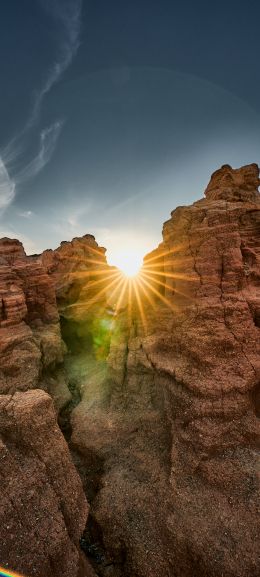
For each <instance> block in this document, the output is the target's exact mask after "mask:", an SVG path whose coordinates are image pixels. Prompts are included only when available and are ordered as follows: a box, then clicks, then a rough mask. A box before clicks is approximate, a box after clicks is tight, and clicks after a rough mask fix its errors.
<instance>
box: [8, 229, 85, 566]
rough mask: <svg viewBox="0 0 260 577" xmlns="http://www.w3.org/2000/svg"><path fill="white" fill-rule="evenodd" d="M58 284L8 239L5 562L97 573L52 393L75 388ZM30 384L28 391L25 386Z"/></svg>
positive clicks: (59, 403) (60, 401)
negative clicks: (66, 361)
mask: <svg viewBox="0 0 260 577" xmlns="http://www.w3.org/2000/svg"><path fill="white" fill-rule="evenodd" d="M64 351H65V347H64V344H63V342H62V339H61V334H60V325H59V314H58V309H57V305H56V296H55V288H54V284H53V281H52V279H51V277H50V276H49V275H48V273H47V271H46V269H44V268H43V266H42V265H41V264H40V263H39V262H37V260H35V259H31V258H28V257H26V255H25V252H24V250H23V247H22V244H21V243H20V242H19V241H17V240H10V239H7V238H4V239H2V240H1V241H0V460H1V467H0V469H1V474H0V475H1V483H0V502H1V506H0V520H1V522H0V565H1V566H4V567H5V568H6V569H7V570H8V569H10V570H16V571H19V572H21V573H24V574H25V575H26V577H33V576H35V577H46V575H52V577H59V576H60V575H61V574H64V575H67V576H68V577H93V575H94V572H93V571H92V569H91V567H90V566H89V565H88V563H87V560H86V558H85V557H84V556H83V554H82V552H81V551H80V547H79V540H80V537H81V534H82V532H83V529H84V527H85V524H86V520H87V515H88V505H87V502H86V498H85V496H84V493H83V490H82V485H81V483H80V479H79V476H78V474H77V472H76V470H75V467H74V466H73V463H72V460H71V457H70V454H69V451H68V448H67V445H66V443H65V440H64V438H63V436H62V434H61V432H60V430H59V428H58V425H57V417H56V413H55V412H54V407H53V406H52V401H51V398H50V397H49V396H48V395H47V394H46V393H45V392H43V391H40V390H34V391H29V390H28V389H37V387H39V386H42V387H43V388H45V389H46V390H48V391H49V392H51V393H52V396H53V398H54V400H55V404H56V408H57V409H58V410H60V409H62V407H63V406H64V405H66V404H67V403H68V402H69V401H70V399H71V394H70V392H69V390H68V388H67V385H66V382H65V379H64V370H63V368H62V365H61V364H62V363H63V357H64ZM25 391H27V392H25Z"/></svg>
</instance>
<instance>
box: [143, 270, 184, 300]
mask: <svg viewBox="0 0 260 577" xmlns="http://www.w3.org/2000/svg"><path fill="white" fill-rule="evenodd" d="M143 276H144V277H145V278H146V279H147V280H149V281H151V280H152V281H153V282H155V283H156V284H159V285H160V286H162V287H164V288H167V289H168V290H170V291H171V292H172V293H173V294H174V293H177V294H178V295H181V296H184V297H185V298H187V299H191V300H192V297H191V296H190V295H189V294H188V293H185V292H184V291H180V290H179V288H176V287H172V286H171V285H169V284H167V283H166V282H163V281H161V280H159V279H157V278H156V279H154V278H153V277H152V276H151V275H149V274H147V273H144V272H143V273H142V277H143Z"/></svg>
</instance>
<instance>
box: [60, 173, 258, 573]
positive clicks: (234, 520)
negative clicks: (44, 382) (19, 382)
mask: <svg viewBox="0 0 260 577" xmlns="http://www.w3.org/2000/svg"><path fill="white" fill-rule="evenodd" d="M258 174H259V170H258V168H257V167H256V165H251V166H249V167H243V168H242V169H240V170H233V169H231V168H230V167H228V166H224V167H223V168H222V169H220V170H219V171H217V172H216V173H215V174H214V175H213V176H212V179H211V182H210V185H209V187H208V188H207V190H206V198H205V199H203V200H200V201H198V202H195V203H194V204H193V205H192V206H190V207H179V208H177V209H176V210H175V211H173V213H172V215H171V219H170V220H169V221H168V222H166V223H165V225H164V228H163V242H162V243H161V245H160V246H159V248H158V249H157V250H155V251H153V253H152V254H150V255H148V256H147V257H146V259H145V265H144V269H143V275H144V276H143V279H144V285H143V293H142V294H141V300H142V303H143V314H141V312H142V311H141V309H140V311H138V306H137V308H136V307H135V308H136V310H135V312H134V313H133V315H132V321H131V323H130V326H129V322H128V320H127V318H126V317H125V316H124V315H123V314H122V315H121V316H120V315H119V318H118V319H117V322H116V323H115V325H114V327H115V329H114V332H112V338H111V345H110V354H109V357H108V369H107V372H105V373H104V372H101V373H100V372H98V371H96V373H95V371H92V372H91V378H89V379H87V378H86V377H85V379H84V380H83V383H81V395H82V401H81V403H80V404H79V405H78V406H77V407H76V408H75V409H74V411H73V412H72V415H71V424H72V439H71V445H72V447H73V448H74V449H75V448H76V449H77V451H78V452H79V453H80V454H81V455H82V458H83V461H84V462H85V463H88V464H89V466H90V467H92V470H93V475H94V474H95V466H94V464H95V463H96V464H97V463H99V468H101V470H102V476H101V480H100V481H99V484H98V489H97V493H96V495H95V496H94V499H93V501H92V507H91V511H92V513H91V514H92V516H93V518H94V520H95V523H96V524H97V526H98V527H99V528H101V529H100V530H102V540H103V546H104V548H105V550H106V551H109V552H110V555H111V556H112V559H113V560H114V568H113V571H114V572H112V573H111V575H127V576H129V577H130V576H131V577H132V576H133V575H137V576H138V577H148V576H149V577H157V576H158V577H159V576H160V577H164V576H165V577H166V575H167V576H168V575H174V576H177V577H178V576H180V577H191V576H192V577H201V576H205V577H206V576H207V577H221V576H222V575H225V577H235V576H236V577H247V576H248V575H254V576H257V575H259V574H260V565H259V557H258V552H257V535H258V534H259V523H258V520H257V512H258V507H259V480H258V476H257V471H258V469H257V446H259V420H258V418H257V416H258V417H259V380H260V379H259V376H260V374H259V370H260V367H259V361H260V355H259V353H260V351H259V258H260V246H259V233H260V221H259V216H260V210H259V208H260V204H259V193H258V184H259V177H258ZM145 303H146V305H145ZM137 304H138V303H137ZM96 470H98V465H97V466H96ZM83 477H84V476H83ZM83 480H84V478H83ZM86 490H88V482H87V479H86ZM103 574H104V575H105V574H106V573H105V571H104V573H102V575H103Z"/></svg>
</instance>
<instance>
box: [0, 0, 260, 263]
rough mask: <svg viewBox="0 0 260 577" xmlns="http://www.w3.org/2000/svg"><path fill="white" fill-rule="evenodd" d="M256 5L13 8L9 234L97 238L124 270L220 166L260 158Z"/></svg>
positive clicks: (7, 41) (5, 69) (6, 15)
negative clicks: (121, 259) (126, 258)
mask: <svg viewBox="0 0 260 577" xmlns="http://www.w3.org/2000/svg"><path fill="white" fill-rule="evenodd" d="M259 16H260V6H259V3H258V2H256V1H254V0H253V1H251V2H250V7H249V5H248V3H246V2H239V1H237V2H234V1H233V0H232V1H231V2H229V1H227V2H225V3H224V2H223V1H222V0H220V2H218V3H215V4H212V3H209V2H207V3H206V2H202V1H201V0H198V1H197V2H196V3H194V2H192V1H191V0H186V2H185V1H184V2H173V1H172V0H162V1H161V2H157V1H152V0H150V1H149V2H148V1H146V0H138V1H137V0H133V1H131V2H122V1H119V0H111V1H110V2H107V1H106V2H105V1H104V0H102V1H101V0H92V1H88V0H83V1H82V2H81V1H80V0H27V1H26V2H23V3H22V2H20V1H18V0H10V1H9V2H8V3H5V6H4V7H2V14H1V21H0V63H1V85H0V102H1V107H0V119H1V132H0V235H1V236H4V235H7V236H11V237H18V238H20V239H21V240H23V241H24V244H25V247H26V249H27V251H28V252H39V251H42V250H43V249H45V248H55V247H56V246H57V245H58V244H59V243H60V242H61V240H69V239H71V238H72V237H73V236H80V235H83V234H86V233H92V234H94V235H95V236H96V239H97V241H98V242H99V244H101V245H104V246H106V247H107V249H108V258H109V260H110V262H111V264H114V263H115V264H117V256H118V253H120V251H122V247H123V248H124V250H125V252H126V253H127V254H128V253H129V254H130V253H131V251H135V252H136V251H137V252H138V253H139V254H140V258H141V257H142V256H143V254H144V253H145V252H147V251H149V250H151V249H152V248H153V247H155V246H156V245H157V244H158V242H160V240H161V228H162V223H163V221H165V220H167V219H168V218H169V215H170V212H171V210H173V209H174V208H175V207H176V206H178V205H181V204H189V203H191V202H193V201H194V200H196V199H199V198H200V197H201V196H202V195H203V190H204V188H205V187H206V185H207V182H208V180H209V177H210V174H211V173H212V172H213V171H214V170H215V169H217V168H218V167H219V166H220V165H221V164H226V163H229V164H231V165H233V166H240V165H242V164H246V163H249V162H258V161H259V150H260V148H259V145H260V115H259V113H260V110H259V106H260V104H259V102H260V100H259V92H260V80H259V77H258V61H259V48H258V21H259Z"/></svg>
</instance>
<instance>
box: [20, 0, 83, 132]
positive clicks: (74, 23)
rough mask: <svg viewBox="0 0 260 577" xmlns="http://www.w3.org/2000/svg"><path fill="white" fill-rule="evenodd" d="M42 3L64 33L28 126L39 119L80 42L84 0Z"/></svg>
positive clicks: (46, 0)
mask: <svg viewBox="0 0 260 577" xmlns="http://www.w3.org/2000/svg"><path fill="white" fill-rule="evenodd" d="M40 3H41V5H42V7H43V8H44V9H45V10H47V11H48V12H49V13H50V14H51V15H52V17H53V18H54V19H55V20H56V21H57V23H58V24H59V25H60V26H61V27H62V34H61V36H60V37H61V42H60V46H59V49H58V57H57V59H56V61H55V62H54V64H53V66H52V67H51V68H50V70H49V73H48V75H47V77H46V80H45V82H44V84H43V86H42V87H41V89H40V90H39V91H37V92H36V97H35V102H34V107H33V110H32V114H31V116H30V119H29V121H28V127H30V126H32V125H33V124H34V123H35V122H36V120H37V119H38V116H39V113H40V109H41V106H42V102H43V100H44V98H45V96H46V95H47V94H48V93H49V92H50V90H51V88H52V87H53V86H54V85H55V84H56V83H57V82H58V81H59V79H60V77H61V76H62V74H63V73H64V72H65V70H67V68H68V67H69V65H70V64H71V62H72V60H73V58H74V56H75V55H76V53H77V51H78V48H79V44H80V29H81V7H82V0H40Z"/></svg>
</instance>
